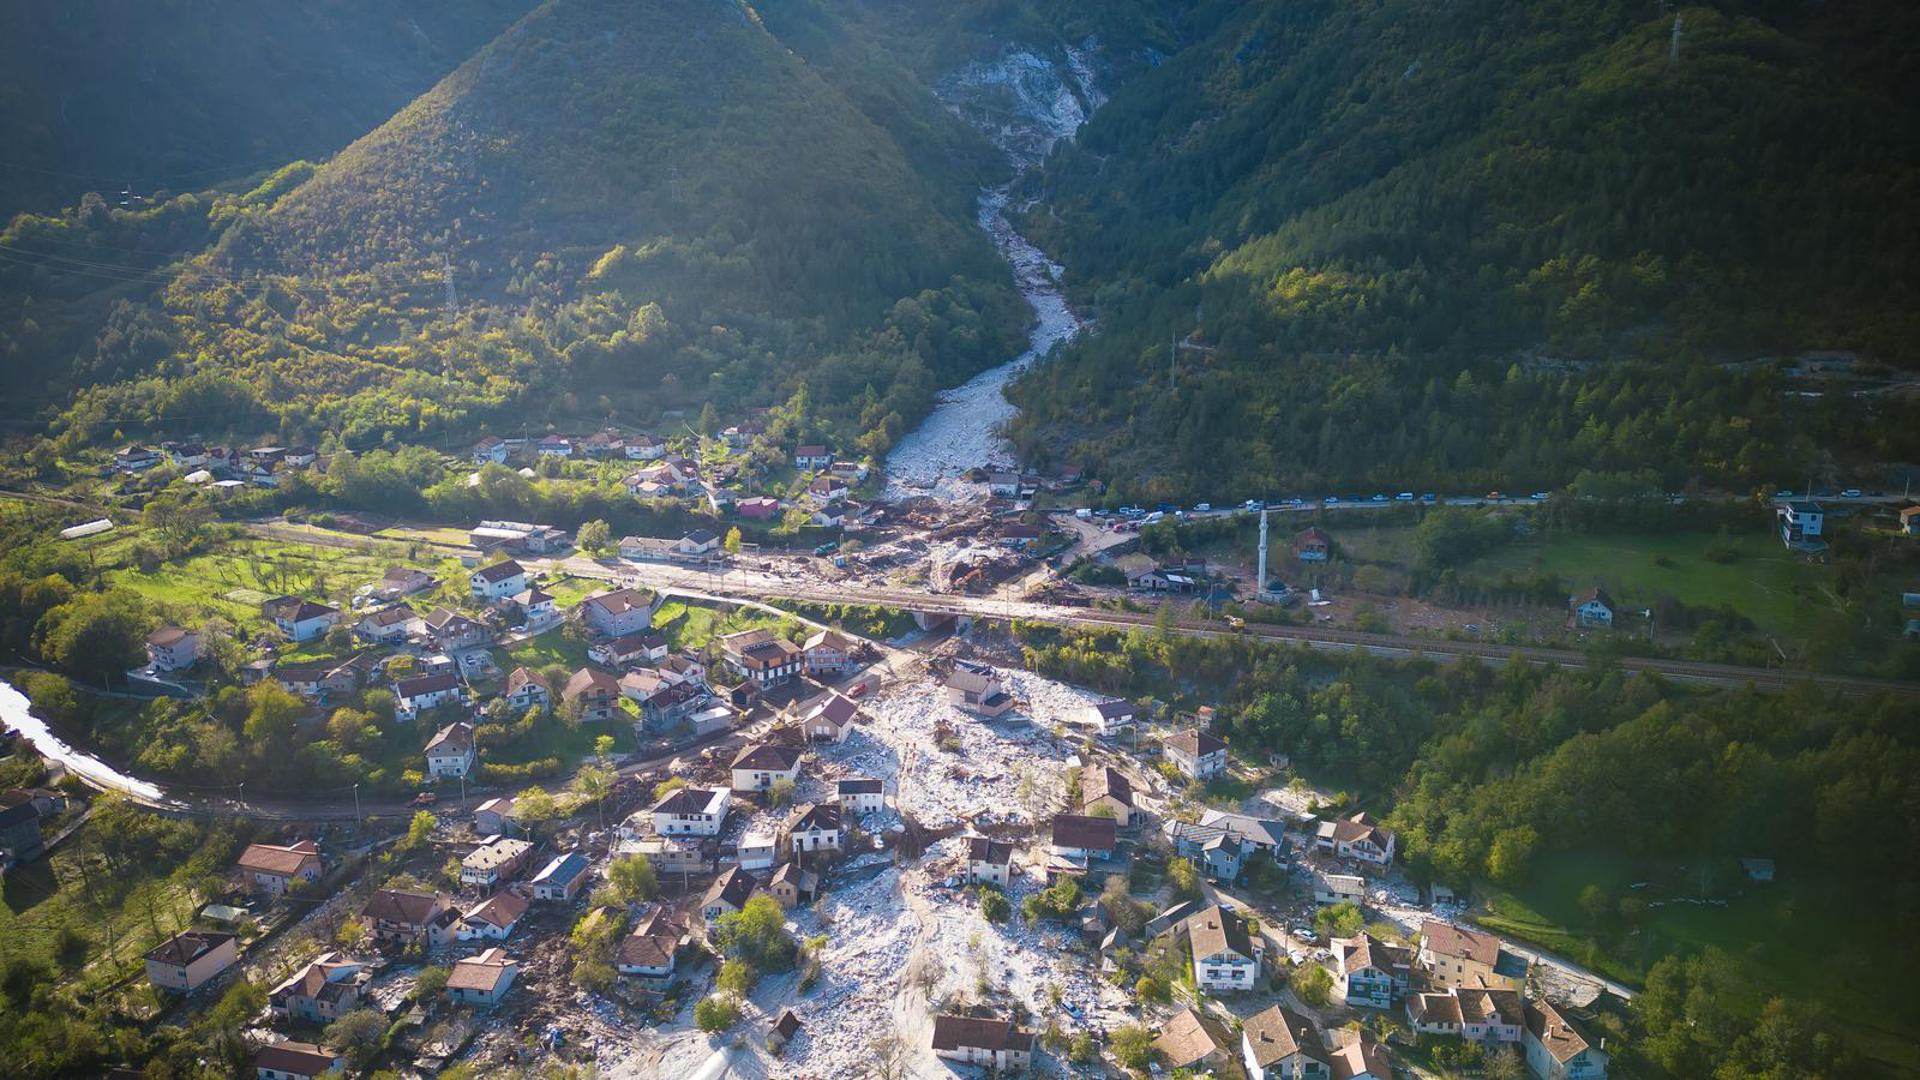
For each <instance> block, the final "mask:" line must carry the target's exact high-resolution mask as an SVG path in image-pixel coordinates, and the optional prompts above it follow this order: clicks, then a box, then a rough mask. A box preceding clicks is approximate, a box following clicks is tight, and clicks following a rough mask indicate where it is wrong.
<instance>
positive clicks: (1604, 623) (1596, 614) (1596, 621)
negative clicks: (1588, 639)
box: [1567, 585, 1614, 627]
mask: <svg viewBox="0 0 1920 1080" xmlns="http://www.w3.org/2000/svg"><path fill="white" fill-rule="evenodd" d="M1567 607H1568V609H1569V610H1570V611H1571V612H1572V614H1571V615H1570V616H1569V617H1570V619H1571V621H1572V622H1573V625H1575V626H1584V627H1608V626H1612V625H1613V610H1614V604H1613V597H1611V596H1608V595H1607V591H1606V590H1605V589H1602V588H1600V587H1599V586H1597V585H1596V586H1594V587H1593V588H1591V589H1588V590H1587V591H1586V592H1583V593H1581V594H1580V595H1579V596H1576V597H1573V598H1572V599H1570V600H1568V601H1567Z"/></svg>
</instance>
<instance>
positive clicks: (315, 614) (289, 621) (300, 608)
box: [260, 596, 340, 644]
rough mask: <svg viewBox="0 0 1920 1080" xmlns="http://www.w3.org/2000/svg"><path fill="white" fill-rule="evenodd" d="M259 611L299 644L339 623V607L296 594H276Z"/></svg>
mask: <svg viewBox="0 0 1920 1080" xmlns="http://www.w3.org/2000/svg"><path fill="white" fill-rule="evenodd" d="M260 614H261V616H262V617H264V618H265V619H266V620H267V621H268V622H270V623H272V624H273V625H274V628H275V629H277V630H279V631H280V632H281V633H282V634H284V635H286V638H287V640H288V641H291V642H294V643H296V644H300V643H304V642H308V641H314V640H316V639H318V638H320V637H323V636H325V634H326V632H327V631H329V630H331V629H333V628H334V627H335V626H337V625H339V623H340V609H339V608H337V607H330V606H328V605H326V604H316V603H314V602H313V601H311V600H302V599H300V598H299V597H297V596H281V597H276V598H274V599H272V600H269V601H267V602H266V603H264V604H262V605H260Z"/></svg>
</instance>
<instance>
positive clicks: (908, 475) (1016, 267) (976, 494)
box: [886, 50, 1104, 502]
mask: <svg viewBox="0 0 1920 1080" xmlns="http://www.w3.org/2000/svg"><path fill="white" fill-rule="evenodd" d="M938 90H939V93H940V96H941V98H942V99H943V100H944V101H946V102H947V104H948V106H949V107H950V108H952V109H953V110H954V111H955V112H956V113H958V114H959V115H960V116H961V117H962V118H964V119H966V120H967V121H968V122H969V123H972V124H973V125H974V126H975V127H977V128H979V129H980V130H981V131H983V132H985V133H986V134H987V135H988V137H990V138H992V139H993V141H994V142H995V143H996V144H997V145H998V146H999V147H1000V148H1001V149H1002V150H1003V151H1005V152H1006V154H1007V157H1008V159H1009V160H1010V161H1012V162H1013V165H1014V169H1015V182H1017V180H1018V178H1019V177H1020V176H1022V175H1025V174H1026V172H1027V171H1028V170H1030V169H1032V168H1034V167H1035V166H1037V165H1038V164H1039V163H1040V162H1041V161H1044V160H1045V159H1046V156H1047V154H1048V153H1050V152H1051V151H1052V149H1053V147H1054V146H1055V144H1057V143H1058V142H1059V141H1060V140H1061V139H1070V138H1072V137H1073V134H1074V132H1076V131H1078V130H1079V128H1080V125H1081V124H1083V123H1085V122H1086V118H1087V115H1088V113H1090V112H1091V111H1092V110H1093V109H1095V108H1097V107H1099V105H1100V103H1101V102H1102V101H1103V100H1104V98H1103V96H1102V95H1101V94H1100V92H1099V90H1098V89H1097V88H1096V87H1095V86H1094V85H1093V78H1092V75H1091V68H1090V66H1089V65H1088V63H1087V62H1086V58H1085V55H1084V54H1083V53H1080V52H1078V51H1076V50H1067V53H1066V58H1065V60H1064V62H1056V61H1053V60H1049V59H1047V58H1044V57H1041V56H1038V55H1036V54H1034V53H1030V52H1021V51H1014V52H1008V53H1006V54H1003V55H1002V56H1000V57H998V58H997V59H995V60H992V61H983V62H981V63H978V64H972V65H968V66H967V67H965V68H962V69H961V70H960V71H958V72H955V73H954V75H953V76H951V77H949V78H948V79H946V80H943V82H942V84H941V85H940V87H939V88H938ZM1011 188H1012V182H1010V183H1009V184H1008V185H1006V186H1003V187H996V188H988V189H986V190H984V191H982V192H981V193H980V214H979V222H980V227H981V228H982V229H984V230H986V233H987V235H988V236H989V237H992V239H993V246H994V248H995V249H996V250H998V251H999V252H1000V257H1001V258H1003V259H1005V260H1007V264H1008V265H1009V266H1010V267H1012V269H1013V280H1014V285H1015V286H1016V287H1017V288H1018V289H1019V290H1020V295H1021V296H1023V297H1025V298H1026V301H1027V304H1028V306H1030V307H1031V308H1033V314H1034V323H1033V328H1032V329H1031V330H1030V331H1029V332H1028V334H1027V348H1026V351H1024V352H1022V353H1021V354H1020V355H1018V356H1016V357H1014V358H1013V359H1011V360H1009V361H1007V362H1006V363H1004V364H1001V365H1000V366H998V367H994V368H989V369H988V370H986V371H983V372H981V373H980V374H978V375H976V376H974V377H973V378H972V379H970V380H968V381H967V382H966V383H965V384H963V385H961V386H959V387H956V388H954V389H952V390H948V391H946V392H944V393H942V394H941V395H940V404H939V405H937V406H935V408H934V410H933V412H932V413H930V414H928V416H927V418H926V420H924V421H922V422H921V424H920V426H919V427H918V428H915V429H914V430H913V431H911V432H909V433H908V434H907V435H906V436H905V437H903V438H902V439H901V440H900V442H899V443H898V444H896V445H895V446H894V448H893V451H892V453H890V454H888V455H887V463H886V473H887V490H886V494H887V497H888V498H894V499H904V498H910V497H913V496H916V495H920V496H925V495H931V496H933V497H935V498H938V499H941V500H944V501H949V502H965V501H972V500H978V499H984V498H985V497H986V495H987V489H986V485H984V484H976V483H969V482H968V481H966V480H965V479H964V474H965V473H966V472H967V470H969V469H973V468H976V467H978V466H981V465H986V464H989V463H994V464H1005V465H1012V464H1014V463H1015V462H1014V453H1013V448H1012V447H1011V446H1009V445H1008V444H1007V441H1006V440H1005V439H1004V438H1003V437H1001V435H1000V427H1001V425H1003V424H1005V423H1006V422H1007V421H1008V420H1011V419H1012V418H1013V415H1014V407H1013V403H1012V402H1009V401H1008V400H1007V398H1006V394H1005V390H1006V386H1007V384H1008V383H1009V382H1011V381H1012V380H1013V379H1014V378H1015V377H1016V376H1018V375H1019V374H1020V373H1021V372H1022V371H1025V370H1026V369H1027V368H1028V367H1029V366H1030V365H1032V364H1033V363H1034V361H1036V360H1039V359H1042V358H1044V357H1045V356H1046V355H1047V354H1048V353H1049V352H1050V351H1052V349H1053V347H1054V346H1056V345H1059V344H1060V343H1062V342H1065V341H1068V340H1070V339H1072V338H1073V336H1074V335H1075V334H1078V333H1079V332H1080V329H1081V325H1082V324H1081V321H1080V319H1079V317H1078V316H1076V315H1075V314H1074V313H1073V310H1072V309H1071V308H1069V307H1068V306H1067V301H1066V297H1064V296H1063V295H1061V292H1060V267H1059V266H1058V265H1057V264H1055V263H1054V262H1053V261H1052V260H1050V259H1048V258H1047V257H1046V255H1045V254H1043V253H1042V252H1041V251H1040V249H1039V248H1037V247H1034V246H1033V245H1032V244H1031V243H1028V242H1027V239H1026V237H1024V236H1021V235H1020V233H1019V232H1018V231H1016V230H1015V229H1014V227H1013V223H1012V222H1010V221H1009V220H1007V208H1008V202H1009V199H1010V198H1011V196H1010V192H1011Z"/></svg>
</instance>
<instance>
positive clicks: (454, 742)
mask: <svg viewBox="0 0 1920 1080" xmlns="http://www.w3.org/2000/svg"><path fill="white" fill-rule="evenodd" d="M426 753H427V776H428V777H430V778H431V779H435V780H441V779H447V780H462V779H465V778H466V776H467V774H469V773H471V772H472V771H473V765H474V761H475V760H476V759H477V758H478V756H479V747H478V744H477V743H475V742H474V738H473V725H472V724H469V723H466V722H465V721H458V720H457V721H455V722H453V723H451V724H448V725H447V726H446V727H443V728H441V729H440V730H439V731H436V732H434V733H433V738H431V739H429V740H427V750H426Z"/></svg>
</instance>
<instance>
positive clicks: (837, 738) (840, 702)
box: [800, 693, 864, 743]
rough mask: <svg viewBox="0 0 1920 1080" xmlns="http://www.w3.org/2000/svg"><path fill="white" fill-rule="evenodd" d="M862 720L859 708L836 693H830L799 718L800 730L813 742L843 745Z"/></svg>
mask: <svg viewBox="0 0 1920 1080" xmlns="http://www.w3.org/2000/svg"><path fill="white" fill-rule="evenodd" d="M862 719H864V717H863V716H862V715H861V712H860V706H858V705H855V704H854V703H853V702H852V701H851V700H849V699H848V698H846V697H843V696H842V695H840V694H838V693H830V694H827V695H826V696H824V697H822V698H821V699H820V700H818V701H816V702H815V703H814V704H813V705H812V706H811V707H809V708H808V709H807V711H806V713H804V714H803V715H802V716H801V717H800V730H801V732H802V733H804V734H805V735H806V737H807V738H808V739H809V740H811V741H813V742H827V743H843V742H846V741H847V736H848V734H850V733H851V732H852V731H853V729H854V725H855V724H856V723H858V722H859V721H860V720H862Z"/></svg>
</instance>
